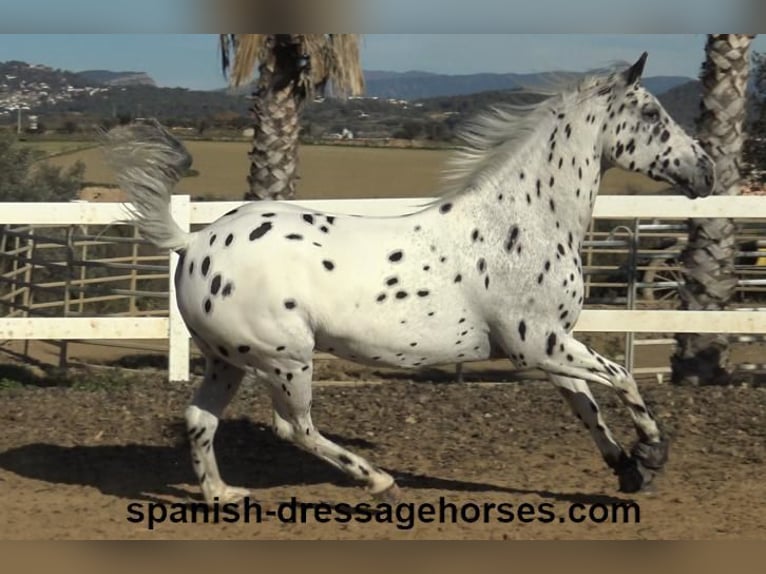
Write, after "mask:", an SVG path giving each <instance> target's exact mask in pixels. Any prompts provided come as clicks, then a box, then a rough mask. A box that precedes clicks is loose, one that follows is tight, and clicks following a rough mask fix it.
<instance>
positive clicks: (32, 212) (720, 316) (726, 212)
mask: <svg viewBox="0 0 766 574" xmlns="http://www.w3.org/2000/svg"><path fill="white" fill-rule="evenodd" d="M428 201H430V199H429V198H415V199H412V198H405V199H400V198H397V199H350V200H312V201H296V202H294V203H295V204H296V205H300V206H303V207H305V208H307V209H311V210H315V211H326V212H330V213H338V214H358V215H378V216H381V215H398V214H403V213H408V212H411V211H414V210H415V209H417V208H418V206H420V205H423V204H424V203H427V202H428ZM241 203H242V202H191V201H190V198H189V196H184V195H176V196H173V201H172V204H171V210H172V212H173V215H174V217H175V219H176V221H177V222H178V224H179V225H180V226H181V227H182V228H184V229H189V228H190V226H191V225H195V224H206V223H210V222H211V221H214V220H215V219H217V218H218V217H220V216H221V215H223V214H224V213H226V212H227V211H229V210H231V209H232V208H234V207H236V206H237V205H240V204H241ZM125 215H126V212H125V206H124V205H123V204H120V203H86V202H71V203H0V225H5V224H15V225H21V224H27V225H78V224H80V225H108V224H110V223H113V222H115V221H117V220H122V219H125ZM594 217H595V218H601V219H654V218H656V219H686V218H689V217H701V218H704V217H730V218H733V219H738V218H741V219H760V218H763V219H764V220H766V197H764V196H749V197H710V198H706V199H698V200H689V199H687V198H685V197H675V196H673V197H670V196H662V197H657V196H601V197H599V198H597V200H596V206H595V209H594ZM764 223H765V225H766V221H765V222H764ZM177 260H178V257H177V255H175V254H172V255H171V257H170V269H169V271H170V273H169V276H170V278H171V279H170V287H169V290H170V304H169V316H168V317H142V318H131V317H67V318H58V317H21V318H18V317H13V318H1V317H0V340H3V339H17V340H24V339H82V340H87V339H166V340H169V357H168V362H169V378H170V380H186V379H188V378H189V358H190V339H189V333H188V331H187V330H186V327H185V325H184V323H183V320H182V318H181V316H180V314H179V312H178V309H177V306H176V304H175V290H174V286H173V284H172V278H173V276H174V272H175V266H176V264H177ZM575 330H576V331H590V332H616V333H683V332H687V333H740V334H756V333H766V313H761V312H757V311H753V310H742V311H664V310H656V311H653V310H652V311H648V310H595V309H585V310H584V311H583V312H582V314H581V315H580V319H579V321H578V322H577V325H576V326H575Z"/></svg>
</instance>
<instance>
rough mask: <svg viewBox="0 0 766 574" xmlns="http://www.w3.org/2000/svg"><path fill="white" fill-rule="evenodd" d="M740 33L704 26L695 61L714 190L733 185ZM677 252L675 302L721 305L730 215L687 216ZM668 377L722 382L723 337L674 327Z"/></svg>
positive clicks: (725, 376)
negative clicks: (708, 30) (700, 58)
mask: <svg viewBox="0 0 766 574" xmlns="http://www.w3.org/2000/svg"><path fill="white" fill-rule="evenodd" d="M753 37H754V36H752V35H746V34H709V35H708V37H707V42H706V45H705V56H706V57H705V62H704V64H703V66H702V71H701V74H700V79H701V81H702V102H701V106H700V107H701V113H700V116H699V119H698V130H699V133H698V135H699V139H700V142H701V143H702V145H703V147H704V148H705V150H706V151H707V152H708V153H709V154H710V155H711V157H712V158H713V160H714V161H715V164H716V175H717V181H716V186H715V189H714V190H713V193H714V194H717V195H737V194H739V193H740V189H741V174H740V167H741V160H742V145H743V142H744V139H745V137H744V126H745V116H746V102H747V97H746V95H747V94H746V93H747V86H748V75H749V70H750V51H749V49H750V43H751V42H752V39H753ZM688 228H689V240H688V244H687V246H686V248H685V249H684V250H683V252H682V254H681V261H682V273H683V276H684V282H683V283H684V284H683V285H682V286H681V287H680V288H679V294H680V298H681V309H693V310H720V309H725V308H726V307H727V305H728V303H729V301H730V299H731V297H732V295H733V294H734V290H735V289H736V286H737V278H736V276H735V273H734V255H735V252H736V240H735V226H734V222H733V221H732V220H731V219H727V218H717V219H691V220H689V223H688ZM676 342H677V346H676V350H675V353H674V355H673V356H672V357H671V366H672V370H673V374H672V380H673V382H674V383H679V384H722V383H728V382H729V381H730V379H731V372H732V371H731V367H730V365H729V341H728V338H727V337H726V335H723V334H698V333H691V334H688V333H686V334H684V333H679V334H677V335H676Z"/></svg>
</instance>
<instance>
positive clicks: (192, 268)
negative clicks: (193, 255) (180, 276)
mask: <svg viewBox="0 0 766 574" xmlns="http://www.w3.org/2000/svg"><path fill="white" fill-rule="evenodd" d="M192 273H194V261H192V262H191V263H189V275H191V274H192Z"/></svg>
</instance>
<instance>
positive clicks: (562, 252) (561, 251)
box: [556, 243, 564, 255]
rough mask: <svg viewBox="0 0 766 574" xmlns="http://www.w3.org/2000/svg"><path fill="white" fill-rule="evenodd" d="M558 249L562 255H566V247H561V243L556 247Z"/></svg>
mask: <svg viewBox="0 0 766 574" xmlns="http://www.w3.org/2000/svg"><path fill="white" fill-rule="evenodd" d="M556 249H558V252H559V253H560V254H561V255H564V246H563V245H561V243H559V244H558V245H557V246H556Z"/></svg>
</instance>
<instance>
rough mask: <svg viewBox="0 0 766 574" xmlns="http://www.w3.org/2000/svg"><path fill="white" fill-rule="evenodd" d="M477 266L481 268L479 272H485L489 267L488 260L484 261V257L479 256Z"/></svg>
mask: <svg viewBox="0 0 766 574" xmlns="http://www.w3.org/2000/svg"><path fill="white" fill-rule="evenodd" d="M476 268H477V269H478V270H479V273H484V271H486V269H487V262H486V261H484V258H483V257H479V260H478V261H477V262H476Z"/></svg>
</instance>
